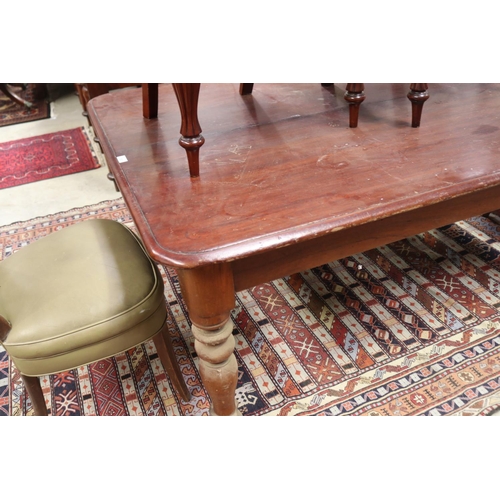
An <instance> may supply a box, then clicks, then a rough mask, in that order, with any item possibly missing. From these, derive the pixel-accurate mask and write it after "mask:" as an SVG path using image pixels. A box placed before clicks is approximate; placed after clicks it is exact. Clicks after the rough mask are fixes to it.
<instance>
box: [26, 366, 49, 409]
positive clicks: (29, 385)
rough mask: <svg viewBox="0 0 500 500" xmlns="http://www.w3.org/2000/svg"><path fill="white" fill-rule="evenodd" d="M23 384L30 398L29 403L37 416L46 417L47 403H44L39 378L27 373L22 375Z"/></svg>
mask: <svg viewBox="0 0 500 500" xmlns="http://www.w3.org/2000/svg"><path fill="white" fill-rule="evenodd" d="M21 378H22V380H23V383H24V386H25V387H26V390H27V391H28V395H29V397H30V399H31V404H32V405H33V409H34V410H35V415H37V416H39V417H46V416H47V415H48V412H47V405H46V404H45V398H44V397H43V392H42V386H41V385H40V379H39V378H38V377H28V376H27V375H22V374H21Z"/></svg>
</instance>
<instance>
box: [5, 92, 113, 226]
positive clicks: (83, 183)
mask: <svg viewBox="0 0 500 500" xmlns="http://www.w3.org/2000/svg"><path fill="white" fill-rule="evenodd" d="M61 94H62V95H60V96H59V97H57V98H56V99H55V101H54V102H52V103H51V106H52V110H51V111H52V112H51V118H48V119H45V120H38V121H34V122H29V123H21V124H17V125H7V126H5V127H0V143H2V142H6V141H11V140H14V139H23V138H26V137H33V136H36V135H41V134H46V133H49V132H57V131H60V130H67V129H70V128H75V127H80V126H85V127H88V121H87V118H86V117H84V116H83V115H82V107H81V105H80V101H79V99H78V96H77V95H76V94H75V93H74V92H73V91H72V89H71V88H69V91H68V89H65V91H64V92H61ZM93 144H94V151H95V152H96V154H97V155H98V157H99V161H100V164H101V168H98V169H95V170H90V171H87V172H79V173H76V174H70V175H65V176H62V177H56V178H54V179H47V180H43V181H38V182H32V183H30V184H24V185H21V186H15V187H12V188H7V189H0V226H4V225H6V224H9V223H12V222H18V221H24V220H27V219H31V218H33V217H37V216H40V215H47V214H52V213H57V212H61V211H64V210H69V209H71V208H75V207H81V206H85V205H91V204H93V203H97V202H99V201H104V200H112V199H115V198H118V197H120V196H121V195H120V193H119V192H117V191H116V190H115V187H114V184H113V182H111V181H110V180H108V178H107V177H106V175H107V174H108V168H107V166H106V163H105V160H104V158H103V157H102V155H101V152H100V149H99V145H98V144H95V143H93Z"/></svg>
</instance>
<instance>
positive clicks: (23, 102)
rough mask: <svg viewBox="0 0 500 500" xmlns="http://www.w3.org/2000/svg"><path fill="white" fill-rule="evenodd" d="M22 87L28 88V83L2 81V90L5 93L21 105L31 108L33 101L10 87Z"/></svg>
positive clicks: (0, 90)
mask: <svg viewBox="0 0 500 500" xmlns="http://www.w3.org/2000/svg"><path fill="white" fill-rule="evenodd" d="M11 86H14V87H21V88H22V89H23V90H24V89H26V85H25V84H24V83H0V92H2V93H3V94H5V95H6V96H7V97H8V98H9V99H10V100H11V101H12V102H15V103H16V104H19V105H20V106H24V107H26V108H31V107H32V106H33V103H31V102H29V101H27V100H26V99H23V98H22V97H21V96H18V95H17V94H16V93H15V92H14V91H13V90H12V89H11V88H10V87H11Z"/></svg>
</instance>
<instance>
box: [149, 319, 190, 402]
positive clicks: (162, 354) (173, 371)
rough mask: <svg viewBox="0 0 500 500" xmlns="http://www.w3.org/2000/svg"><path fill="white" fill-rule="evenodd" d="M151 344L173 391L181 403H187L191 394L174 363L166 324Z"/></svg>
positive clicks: (172, 348)
mask: <svg viewBox="0 0 500 500" xmlns="http://www.w3.org/2000/svg"><path fill="white" fill-rule="evenodd" d="M153 342H154V344H155V347H156V352H157V353H158V357H159V358H160V360H161V362H162V364H163V368H165V370H166V371H167V373H168V376H169V378H170V380H171V381H172V382H173V384H174V387H175V389H176V390H177V392H178V393H179V395H180V396H181V398H182V399H183V401H189V400H190V399H191V394H190V393H189V390H188V388H187V387H186V383H185V382H184V378H183V376H182V372H181V369H180V367H179V365H178V364H177V363H176V359H175V352H174V347H173V345H172V339H171V338H170V333H169V331H168V326H167V323H165V325H164V326H163V328H162V329H161V331H160V332H159V333H158V334H157V335H155V336H154V337H153Z"/></svg>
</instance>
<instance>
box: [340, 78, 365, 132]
mask: <svg viewBox="0 0 500 500" xmlns="http://www.w3.org/2000/svg"><path fill="white" fill-rule="evenodd" d="M364 90H365V84H364V83H348V84H347V86H346V91H345V94H344V99H345V100H346V101H347V102H348V103H349V127H351V128H356V127H357V126H358V117H359V105H360V104H361V103H362V102H363V101H364V100H365V93H364Z"/></svg>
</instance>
